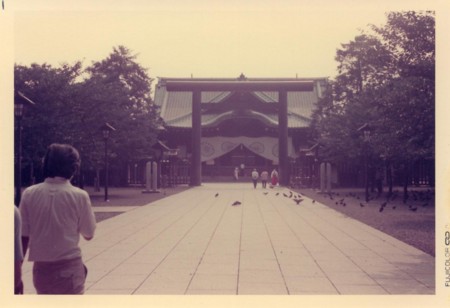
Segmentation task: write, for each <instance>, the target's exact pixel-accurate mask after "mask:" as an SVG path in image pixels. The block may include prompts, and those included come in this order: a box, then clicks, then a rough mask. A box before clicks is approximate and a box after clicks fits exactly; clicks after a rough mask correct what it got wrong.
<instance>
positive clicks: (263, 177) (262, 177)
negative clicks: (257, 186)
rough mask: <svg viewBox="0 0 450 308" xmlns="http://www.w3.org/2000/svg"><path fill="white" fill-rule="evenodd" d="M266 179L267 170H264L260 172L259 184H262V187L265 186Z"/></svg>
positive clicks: (267, 176)
mask: <svg viewBox="0 0 450 308" xmlns="http://www.w3.org/2000/svg"><path fill="white" fill-rule="evenodd" d="M268 180H269V172H267V171H266V170H264V171H263V172H261V184H262V187H263V188H266V187H267V181H268Z"/></svg>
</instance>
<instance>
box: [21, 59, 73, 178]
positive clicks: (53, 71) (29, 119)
mask: <svg viewBox="0 0 450 308" xmlns="http://www.w3.org/2000/svg"><path fill="white" fill-rule="evenodd" d="M80 72H81V63H79V62H77V63H75V64H74V65H68V64H64V65H62V66H61V67H60V68H54V67H52V66H51V65H49V64H45V63H44V64H42V65H38V64H32V65H31V66H30V67H26V66H22V65H15V67H14V73H15V74H14V87H15V90H17V91H21V92H22V93H24V94H25V95H26V96H28V97H30V98H32V100H33V101H35V102H36V106H34V107H33V108H28V109H27V110H26V112H25V114H24V120H23V121H22V126H23V154H24V157H23V158H24V162H25V165H32V166H33V165H34V166H37V165H39V163H40V160H41V159H42V157H43V156H44V154H45V151H46V148H47V146H48V145H49V144H51V143H53V142H59V143H70V142H71V140H72V139H73V136H74V133H75V130H74V129H73V126H72V122H71V121H68V119H69V118H70V117H71V116H70V115H71V114H72V106H73V90H74V89H73V85H74V83H75V80H76V78H78V77H79V76H80ZM32 170H33V169H32Z"/></svg>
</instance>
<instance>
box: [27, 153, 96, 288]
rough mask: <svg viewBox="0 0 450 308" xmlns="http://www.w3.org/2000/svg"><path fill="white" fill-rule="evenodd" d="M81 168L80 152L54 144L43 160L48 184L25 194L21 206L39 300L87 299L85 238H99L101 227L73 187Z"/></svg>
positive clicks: (84, 195) (84, 197)
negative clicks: (50, 296)
mask: <svg viewBox="0 0 450 308" xmlns="http://www.w3.org/2000/svg"><path fill="white" fill-rule="evenodd" d="M79 166H80V155H79V153H78V151H77V150H76V149H75V148H74V147H72V146H70V145H67V144H52V145H50V146H49V147H48V149H47V152H46V154H45V156H44V160H43V173H44V178H45V180H44V182H43V183H39V184H36V185H33V186H30V187H28V188H27V189H25V190H24V192H23V195H22V200H21V202H20V207H19V209H20V213H21V216H22V244H23V247H24V254H26V251H27V249H28V247H29V249H30V251H29V256H28V260H29V261H31V262H34V264H33V284H34V287H35V288H36V291H37V293H38V294H84V283H85V280H86V275H87V269H86V267H85V265H84V264H83V261H82V255H81V249H80V247H79V241H80V235H82V236H83V237H84V238H85V239H86V240H91V239H92V238H93V237H94V231H95V228H96V221H95V216H94V212H93V211H92V208H91V201H90V199H89V195H88V193H87V192H86V191H84V190H81V189H80V188H77V187H75V186H73V185H72V184H71V183H70V180H71V179H72V177H73V175H74V174H75V173H76V171H77V170H78V168H79Z"/></svg>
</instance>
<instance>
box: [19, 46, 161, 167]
mask: <svg viewBox="0 0 450 308" xmlns="http://www.w3.org/2000/svg"><path fill="white" fill-rule="evenodd" d="M135 59H136V56H135V55H132V54H131V52H130V51H129V50H128V49H127V48H125V47H123V46H119V47H117V48H114V49H113V52H112V53H111V54H110V55H109V57H107V58H106V59H104V60H102V61H99V62H94V63H93V64H92V65H91V66H90V67H88V68H87V69H85V70H83V69H82V64H81V62H77V63H75V64H74V65H68V64H63V65H62V66H61V67H60V68H54V67H52V66H50V65H48V64H43V65H38V64H32V65H31V67H25V66H19V65H16V67H15V87H16V90H19V91H21V92H23V93H24V94H26V95H27V96H29V97H30V98H32V99H33V100H34V101H36V102H37V105H36V107H35V108H33V110H32V111H31V112H28V113H27V114H26V119H24V121H23V123H24V136H25V140H24V145H25V147H26V149H24V153H27V155H28V156H29V160H30V161H33V162H35V163H36V162H39V161H40V159H41V157H42V156H43V155H44V153H45V150H46V148H47V146H48V145H49V144H51V143H54V142H60V143H69V144H72V145H74V146H75V147H76V148H77V149H79V150H80V154H81V159H82V162H83V163H82V168H83V169H84V170H87V169H90V170H97V171H98V170H99V169H100V168H102V166H103V159H104V157H103V149H104V147H103V137H102V133H101V131H100V127H101V126H102V125H103V124H104V123H105V122H108V123H110V124H111V125H112V126H114V127H115V128H116V129H117V130H116V131H115V132H114V134H112V136H111V138H110V139H111V141H110V144H111V147H110V149H111V151H110V153H111V154H110V155H111V160H112V163H113V164H111V165H112V166H114V165H116V166H119V167H120V166H123V165H124V164H126V163H128V162H130V161H133V160H134V161H136V160H139V159H143V158H145V157H148V156H149V154H150V149H151V146H152V145H153V144H154V143H155V140H156V135H157V129H158V128H159V127H160V126H161V125H162V124H161V121H160V118H159V114H158V110H157V108H156V106H155V105H154V104H153V102H152V99H151V83H152V79H151V78H150V77H148V75H147V71H146V70H145V69H144V68H142V67H141V66H140V65H139V64H138V63H137V62H136V61H135Z"/></svg>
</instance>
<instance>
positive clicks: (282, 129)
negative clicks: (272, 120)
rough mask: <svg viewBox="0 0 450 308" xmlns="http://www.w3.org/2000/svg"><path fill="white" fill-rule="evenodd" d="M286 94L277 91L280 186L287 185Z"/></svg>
mask: <svg viewBox="0 0 450 308" xmlns="http://www.w3.org/2000/svg"><path fill="white" fill-rule="evenodd" d="M287 112H288V107H287V92H286V91H278V164H279V169H280V170H279V178H280V185H284V186H286V185H288V184H289V156H288V118H287Z"/></svg>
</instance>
